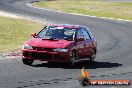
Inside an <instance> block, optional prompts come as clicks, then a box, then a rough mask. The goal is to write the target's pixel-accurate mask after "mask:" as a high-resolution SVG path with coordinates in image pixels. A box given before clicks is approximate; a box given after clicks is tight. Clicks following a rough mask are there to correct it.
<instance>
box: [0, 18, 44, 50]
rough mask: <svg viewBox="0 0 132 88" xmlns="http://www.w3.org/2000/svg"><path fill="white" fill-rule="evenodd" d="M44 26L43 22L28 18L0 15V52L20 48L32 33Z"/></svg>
mask: <svg viewBox="0 0 132 88" xmlns="http://www.w3.org/2000/svg"><path fill="white" fill-rule="evenodd" d="M42 27H43V25H42V24H39V23H35V22H32V21H28V20H22V19H13V18H6V17H0V52H9V51H17V50H20V49H21V48H22V45H23V43H24V42H25V41H26V40H28V39H29V38H30V34H31V33H32V32H37V31H39V30H40V29H41V28H42Z"/></svg>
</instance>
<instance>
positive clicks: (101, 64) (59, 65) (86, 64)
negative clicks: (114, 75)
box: [32, 61, 122, 69]
mask: <svg viewBox="0 0 132 88" xmlns="http://www.w3.org/2000/svg"><path fill="white" fill-rule="evenodd" d="M119 66H122V64H119V63H111V62H97V61H95V62H93V63H90V62H79V63H77V64H75V65H74V66H70V65H69V64H67V63H58V62H55V63H42V64H35V65H32V67H47V68H64V69H81V68H82V67H85V68H87V69H96V68H113V67H119Z"/></svg>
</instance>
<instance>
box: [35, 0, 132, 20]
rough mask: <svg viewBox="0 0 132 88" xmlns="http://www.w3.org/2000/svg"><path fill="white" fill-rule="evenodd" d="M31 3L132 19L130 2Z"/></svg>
mask: <svg viewBox="0 0 132 88" xmlns="http://www.w3.org/2000/svg"><path fill="white" fill-rule="evenodd" d="M33 5H34V6H38V7H45V8H50V9H56V10H61V11H64V12H68V13H79V14H86V15H94V16H99V17H102V16H103V17H109V18H111V17H113V18H116V19H128V20H132V2H109V0H55V1H54V0H53V1H44V2H36V3H34V4H33Z"/></svg>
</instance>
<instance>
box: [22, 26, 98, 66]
mask: <svg viewBox="0 0 132 88" xmlns="http://www.w3.org/2000/svg"><path fill="white" fill-rule="evenodd" d="M31 36H32V37H33V38H32V39H30V40H28V41H27V42H25V44H24V45H23V49H22V50H21V51H22V61H23V63H24V64H26V65H31V64H32V63H33V62H34V60H39V61H48V62H68V63H70V64H71V65H74V64H75V63H76V62H79V61H84V60H89V61H90V62H93V61H94V59H95V57H96V51H97V43H96V40H95V38H94V37H93V35H92V34H91V32H90V31H89V29H88V28H86V27H84V26H80V25H63V24H62V25H53V24H52V25H47V26H45V27H44V28H43V29H42V30H41V31H40V32H39V33H37V34H36V33H32V34H31Z"/></svg>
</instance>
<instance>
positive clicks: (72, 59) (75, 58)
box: [70, 51, 78, 66]
mask: <svg viewBox="0 0 132 88" xmlns="http://www.w3.org/2000/svg"><path fill="white" fill-rule="evenodd" d="M77 58H78V56H77V54H76V51H73V52H72V56H71V62H70V65H71V66H74V65H75V64H76V60H77Z"/></svg>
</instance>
